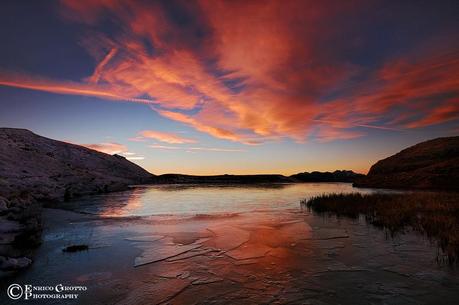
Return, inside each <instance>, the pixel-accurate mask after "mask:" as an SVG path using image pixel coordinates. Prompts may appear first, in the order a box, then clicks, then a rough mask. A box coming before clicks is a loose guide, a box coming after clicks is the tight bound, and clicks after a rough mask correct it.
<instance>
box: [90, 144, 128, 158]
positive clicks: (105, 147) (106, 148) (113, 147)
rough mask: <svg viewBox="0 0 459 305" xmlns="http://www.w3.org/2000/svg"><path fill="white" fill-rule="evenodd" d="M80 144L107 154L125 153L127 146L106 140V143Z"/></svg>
mask: <svg viewBox="0 0 459 305" xmlns="http://www.w3.org/2000/svg"><path fill="white" fill-rule="evenodd" d="M82 146H84V147H87V148H90V149H94V150H97V151H100V152H103V153H106V154H109V155H114V154H122V153H127V151H128V148H127V147H126V146H125V145H123V144H119V143H115V142H106V143H97V144H82Z"/></svg>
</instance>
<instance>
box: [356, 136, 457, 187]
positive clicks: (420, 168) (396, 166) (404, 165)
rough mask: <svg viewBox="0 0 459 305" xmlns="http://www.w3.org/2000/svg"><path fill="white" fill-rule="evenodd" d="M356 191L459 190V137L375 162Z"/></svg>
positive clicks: (411, 148) (404, 151)
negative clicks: (374, 189)
mask: <svg viewBox="0 0 459 305" xmlns="http://www.w3.org/2000/svg"><path fill="white" fill-rule="evenodd" d="M354 185H355V186H358V187H379V188H413V189H440V190H459V137H447V138H437V139H434V140H430V141H426V142H422V143H419V144H416V145H414V146H411V147H409V148H406V149H404V150H402V151H401V152H399V153H397V154H395V155H393V156H391V157H388V158H386V159H383V160H380V161H378V162H377V163H376V164H374V165H373V166H372V167H371V169H370V171H369V172H368V175H367V176H366V177H364V178H360V179H358V180H356V182H355V183H354Z"/></svg>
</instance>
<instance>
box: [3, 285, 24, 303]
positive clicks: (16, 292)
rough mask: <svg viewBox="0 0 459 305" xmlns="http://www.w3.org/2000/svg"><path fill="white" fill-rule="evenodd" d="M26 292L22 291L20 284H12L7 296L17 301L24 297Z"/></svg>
mask: <svg viewBox="0 0 459 305" xmlns="http://www.w3.org/2000/svg"><path fill="white" fill-rule="evenodd" d="M23 293H24V291H23V290H22V287H21V285H19V284H11V285H10V286H9V287H8V289H7V290H6V294H7V295H8V296H9V297H10V299H12V300H17V299H19V298H20V297H22V294H23Z"/></svg>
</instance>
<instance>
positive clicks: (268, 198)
mask: <svg viewBox="0 0 459 305" xmlns="http://www.w3.org/2000/svg"><path fill="white" fill-rule="evenodd" d="M352 192H360V193H372V192H376V190H374V189H362V188H354V187H352V184H350V183H295V184H269V185H268V184H263V185H160V186H148V185H147V186H137V187H133V188H132V189H131V190H128V191H125V192H118V193H111V194H104V195H99V196H92V197H88V198H82V199H79V200H76V201H73V202H71V203H67V204H66V207H68V208H71V209H76V210H78V211H82V212H86V213H94V214H100V215H103V216H150V215H171V216H175V215H198V214H225V213H226V214H231V213H240V212H250V211H273V210H285V209H299V208H300V201H301V200H302V199H305V198H310V197H313V196H317V195H321V194H329V193H352ZM379 192H381V190H379Z"/></svg>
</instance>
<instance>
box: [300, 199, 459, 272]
mask: <svg viewBox="0 0 459 305" xmlns="http://www.w3.org/2000/svg"><path fill="white" fill-rule="evenodd" d="M302 204H303V205H305V206H306V207H308V208H309V209H311V210H312V211H314V212H316V213H318V214H327V215H336V216H338V217H348V218H351V219H357V218H358V217H360V216H364V217H365V219H366V220H367V222H369V223H371V224H373V225H375V226H377V227H379V228H382V229H384V230H387V232H389V233H390V235H391V236H395V235H396V234H400V233H403V232H405V231H407V230H412V231H415V232H418V233H420V234H421V235H423V236H425V237H427V238H428V239H430V240H431V241H433V242H435V243H436V244H437V246H438V248H439V249H440V250H441V253H440V254H439V255H438V260H440V261H447V262H448V263H449V264H457V263H458V262H459V193H445V192H441V193H438V192H410V193H403V194H358V193H353V194H327V195H321V196H317V197H313V198H310V199H306V200H303V201H302Z"/></svg>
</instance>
